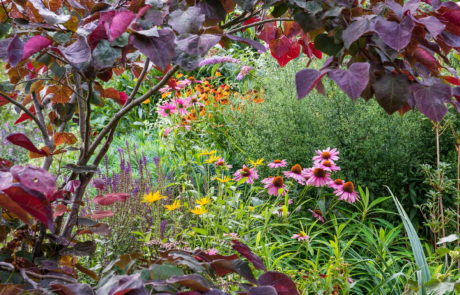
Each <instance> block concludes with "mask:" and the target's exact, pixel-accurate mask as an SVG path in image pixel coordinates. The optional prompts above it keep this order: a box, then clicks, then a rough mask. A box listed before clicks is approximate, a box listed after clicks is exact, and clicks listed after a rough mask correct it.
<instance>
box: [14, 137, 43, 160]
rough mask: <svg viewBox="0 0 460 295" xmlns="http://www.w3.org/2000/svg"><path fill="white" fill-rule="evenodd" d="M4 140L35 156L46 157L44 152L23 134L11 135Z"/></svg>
mask: <svg viewBox="0 0 460 295" xmlns="http://www.w3.org/2000/svg"><path fill="white" fill-rule="evenodd" d="M5 139H6V140H8V141H9V142H11V143H12V144H14V145H17V146H20V147H22V148H25V149H26V150H28V151H31V152H33V153H36V154H43V155H45V156H46V153H45V151H42V150H39V149H38V148H37V147H36V146H35V145H34V144H33V143H32V141H31V140H30V139H29V138H28V137H27V136H26V135H25V134H22V133H12V134H10V135H8V136H6V137H5Z"/></svg>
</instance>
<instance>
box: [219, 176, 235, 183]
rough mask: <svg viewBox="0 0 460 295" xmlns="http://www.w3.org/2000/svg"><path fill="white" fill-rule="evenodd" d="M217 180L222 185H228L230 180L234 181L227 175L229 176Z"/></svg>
mask: <svg viewBox="0 0 460 295" xmlns="http://www.w3.org/2000/svg"><path fill="white" fill-rule="evenodd" d="M216 179H217V180H218V181H220V182H222V183H226V182H229V181H230V180H232V178H231V177H230V176H228V175H227V176H224V178H223V179H222V178H219V177H217V178H216Z"/></svg>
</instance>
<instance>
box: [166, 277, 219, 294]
mask: <svg viewBox="0 0 460 295" xmlns="http://www.w3.org/2000/svg"><path fill="white" fill-rule="evenodd" d="M166 283H168V284H179V285H181V286H185V287H187V288H189V289H192V290H195V291H200V292H208V291H209V290H211V289H210V288H209V282H208V281H207V280H206V278H205V277H203V276H202V275H200V274H192V275H188V276H172V277H170V278H169V279H167V280H166Z"/></svg>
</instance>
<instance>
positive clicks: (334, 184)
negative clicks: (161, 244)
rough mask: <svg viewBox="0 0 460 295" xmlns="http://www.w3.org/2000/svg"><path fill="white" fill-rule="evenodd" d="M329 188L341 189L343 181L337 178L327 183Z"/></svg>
mask: <svg viewBox="0 0 460 295" xmlns="http://www.w3.org/2000/svg"><path fill="white" fill-rule="evenodd" d="M328 185H329V187H330V188H333V189H335V190H337V189H339V188H341V187H342V186H343V180H342V179H340V178H337V179H336V180H331V181H330V182H329V183H328Z"/></svg>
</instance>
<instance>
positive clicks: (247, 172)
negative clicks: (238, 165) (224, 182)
mask: <svg viewBox="0 0 460 295" xmlns="http://www.w3.org/2000/svg"><path fill="white" fill-rule="evenodd" d="M233 175H234V176H236V177H235V180H236V181H239V180H240V179H243V178H245V177H247V178H248V179H247V180H246V181H245V182H246V183H249V184H253V183H254V179H259V175H257V170H255V169H254V168H248V167H246V165H243V169H240V170H238V171H236V173H235V174H233Z"/></svg>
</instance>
